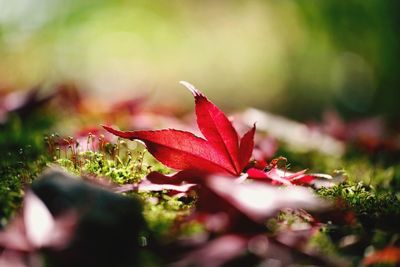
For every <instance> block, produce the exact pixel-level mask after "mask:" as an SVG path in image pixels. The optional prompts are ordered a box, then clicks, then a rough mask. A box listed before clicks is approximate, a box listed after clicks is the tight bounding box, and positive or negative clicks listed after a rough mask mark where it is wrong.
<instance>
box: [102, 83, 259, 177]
mask: <svg viewBox="0 0 400 267" xmlns="http://www.w3.org/2000/svg"><path fill="white" fill-rule="evenodd" d="M181 84H182V85H184V86H185V87H186V88H187V89H189V90H190V91H191V92H192V94H193V96H194V98H195V109H196V117H197V125H198V127H199V129H200V131H201V133H202V134H203V136H204V138H202V137H198V136H196V135H194V134H193V133H190V132H186V131H180V130H175V129H165V130H156V131H120V130H116V129H114V128H112V127H109V126H103V127H104V129H106V130H107V131H109V132H110V133H112V134H114V135H116V136H119V137H122V138H126V139H130V140H140V141H142V142H144V143H145V145H146V147H147V149H148V151H149V152H150V153H151V154H152V155H153V156H154V157H155V158H156V159H157V160H159V161H160V162H162V163H163V164H165V165H166V166H168V167H170V168H173V169H177V170H198V171H201V172H206V173H221V174H230V175H234V176H239V175H240V173H241V172H242V170H243V168H244V167H245V166H246V165H247V163H248V161H249V159H250V157H251V153H252V151H253V147H254V133H255V126H253V128H251V129H250V130H249V131H248V132H247V133H245V134H244V135H243V136H242V137H241V138H239V135H238V133H237V131H236V130H235V128H233V126H232V123H231V122H230V121H229V119H228V118H227V117H226V116H225V114H224V113H223V112H222V111H221V110H220V109H219V108H218V107H217V106H215V105H214V104H213V103H212V102H210V101H209V100H208V99H207V98H206V96H205V95H203V94H202V93H201V92H200V91H199V90H197V89H196V88H195V87H194V86H193V85H191V84H189V83H187V82H181Z"/></svg>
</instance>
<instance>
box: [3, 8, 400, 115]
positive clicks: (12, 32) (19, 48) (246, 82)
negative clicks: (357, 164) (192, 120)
mask: <svg viewBox="0 0 400 267" xmlns="http://www.w3.org/2000/svg"><path fill="white" fill-rule="evenodd" d="M399 10H400V2H399V1H395V0H393V1H391V0H387V1H378V0H368V1H363V0H349V1H335V0H329V1H328V0H326V1H317V0H299V1H290V0H274V1H261V0H250V1H224V0H223V1H194V0H188V1H177V0H172V1H145V0H141V1H140V0H139V1H123V0H119V1H117V0H116V1H106V0H88V1H79V0H67V1H62V0H36V1H29V0H14V1H7V0H0V59H1V60H0V88H2V89H10V88H11V89H26V88H30V87H31V86H34V85H36V84H39V83H40V84H43V85H44V87H45V88H48V89H50V88H53V87H54V86H55V85H56V84H59V83H63V82H68V83H75V84H77V85H78V86H79V87H81V88H84V89H85V90H86V92H87V93H89V94H92V95H93V96H96V97H100V98H103V99H107V100H117V99H124V98H126V97H134V96H136V95H141V94H143V93H146V92H147V93H149V94H150V95H151V98H152V99H153V100H154V101H169V102H171V103H178V104H180V105H189V107H190V106H191V105H192V103H191V101H190V96H189V95H188V94H187V92H185V90H183V89H181V88H180V86H179V85H178V81H179V80H187V81H189V82H191V83H193V84H195V85H196V86H197V87H198V88H200V89H202V90H203V91H204V92H205V93H206V94H207V95H208V96H209V97H210V98H211V99H213V100H214V102H217V103H218V105H220V106H222V107H224V108H226V109H229V108H231V109H233V108H235V109H237V108H244V107H247V106H253V107H258V108H262V109H265V110H269V111H273V112H279V113H281V114H285V115H289V116H290V117H293V118H297V119H308V118H317V117H319V116H320V114H321V113H322V111H324V110H326V109H337V110H339V111H340V113H342V115H344V116H346V117H360V116H368V115H375V114H383V115H385V116H388V117H389V118H391V119H396V118H398V115H399V113H400V109H398V107H397V105H398V104H397V103H398V99H399V95H400V90H399V84H400V78H399V77H400V76H399V70H400V67H399V64H398V60H399V58H400V55H399V54H400V53H399V52H400V35H399V29H400V19H399V17H400V16H399V14H400V12H398V11H399ZM185 98H186V99H187V101H186V100H185V101H183V100H182V99H185Z"/></svg>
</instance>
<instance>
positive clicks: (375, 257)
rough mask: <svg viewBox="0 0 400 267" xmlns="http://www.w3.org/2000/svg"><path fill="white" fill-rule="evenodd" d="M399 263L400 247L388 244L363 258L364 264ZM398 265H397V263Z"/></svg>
mask: <svg viewBox="0 0 400 267" xmlns="http://www.w3.org/2000/svg"><path fill="white" fill-rule="evenodd" d="M383 263H386V264H393V265H394V264H399V263H400V248H398V247H393V246H388V247H386V248H384V249H382V250H378V251H375V252H373V253H372V254H371V255H369V256H367V257H365V258H364V260H363V264H364V265H372V264H383ZM396 266H397V265H396Z"/></svg>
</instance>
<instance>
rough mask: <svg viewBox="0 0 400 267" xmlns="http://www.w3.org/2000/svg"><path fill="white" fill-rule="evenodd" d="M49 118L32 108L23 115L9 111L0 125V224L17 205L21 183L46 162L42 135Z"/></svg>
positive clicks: (25, 183)
mask: <svg viewBox="0 0 400 267" xmlns="http://www.w3.org/2000/svg"><path fill="white" fill-rule="evenodd" d="M52 122H53V120H52V118H51V117H49V116H45V115H43V114H41V113H37V112H34V113H32V114H31V116H29V117H26V118H24V119H22V118H21V117H19V116H17V115H15V114H10V116H9V118H8V120H7V122H6V123H4V124H2V125H0V151H1V153H0V228H1V227H3V226H4V225H5V224H6V223H7V221H8V219H9V218H10V217H11V216H12V215H13V214H14V213H15V211H16V210H17V209H18V208H19V207H20V205H21V201H22V197H23V190H24V187H25V186H26V185H27V184H29V183H30V182H32V180H33V179H34V178H35V177H36V176H37V175H38V174H39V173H40V172H41V171H42V169H43V168H44V166H45V165H46V162H47V160H48V157H47V156H46V155H47V153H46V150H45V145H44V140H43V136H44V133H45V131H46V130H47V129H48V128H49V127H50V126H51V125H52Z"/></svg>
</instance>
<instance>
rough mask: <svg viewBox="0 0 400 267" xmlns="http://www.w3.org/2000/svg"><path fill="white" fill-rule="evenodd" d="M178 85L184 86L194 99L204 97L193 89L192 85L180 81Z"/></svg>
mask: <svg viewBox="0 0 400 267" xmlns="http://www.w3.org/2000/svg"><path fill="white" fill-rule="evenodd" d="M179 83H180V84H182V85H183V86H185V87H186V88H187V89H188V90H189V91H190V92H191V93H192V94H193V96H194V97H200V96H204V95H203V94H202V93H201V92H200V91H199V90H197V88H196V87H194V85H193V84H191V83H189V82H187V81H180V82H179Z"/></svg>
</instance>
